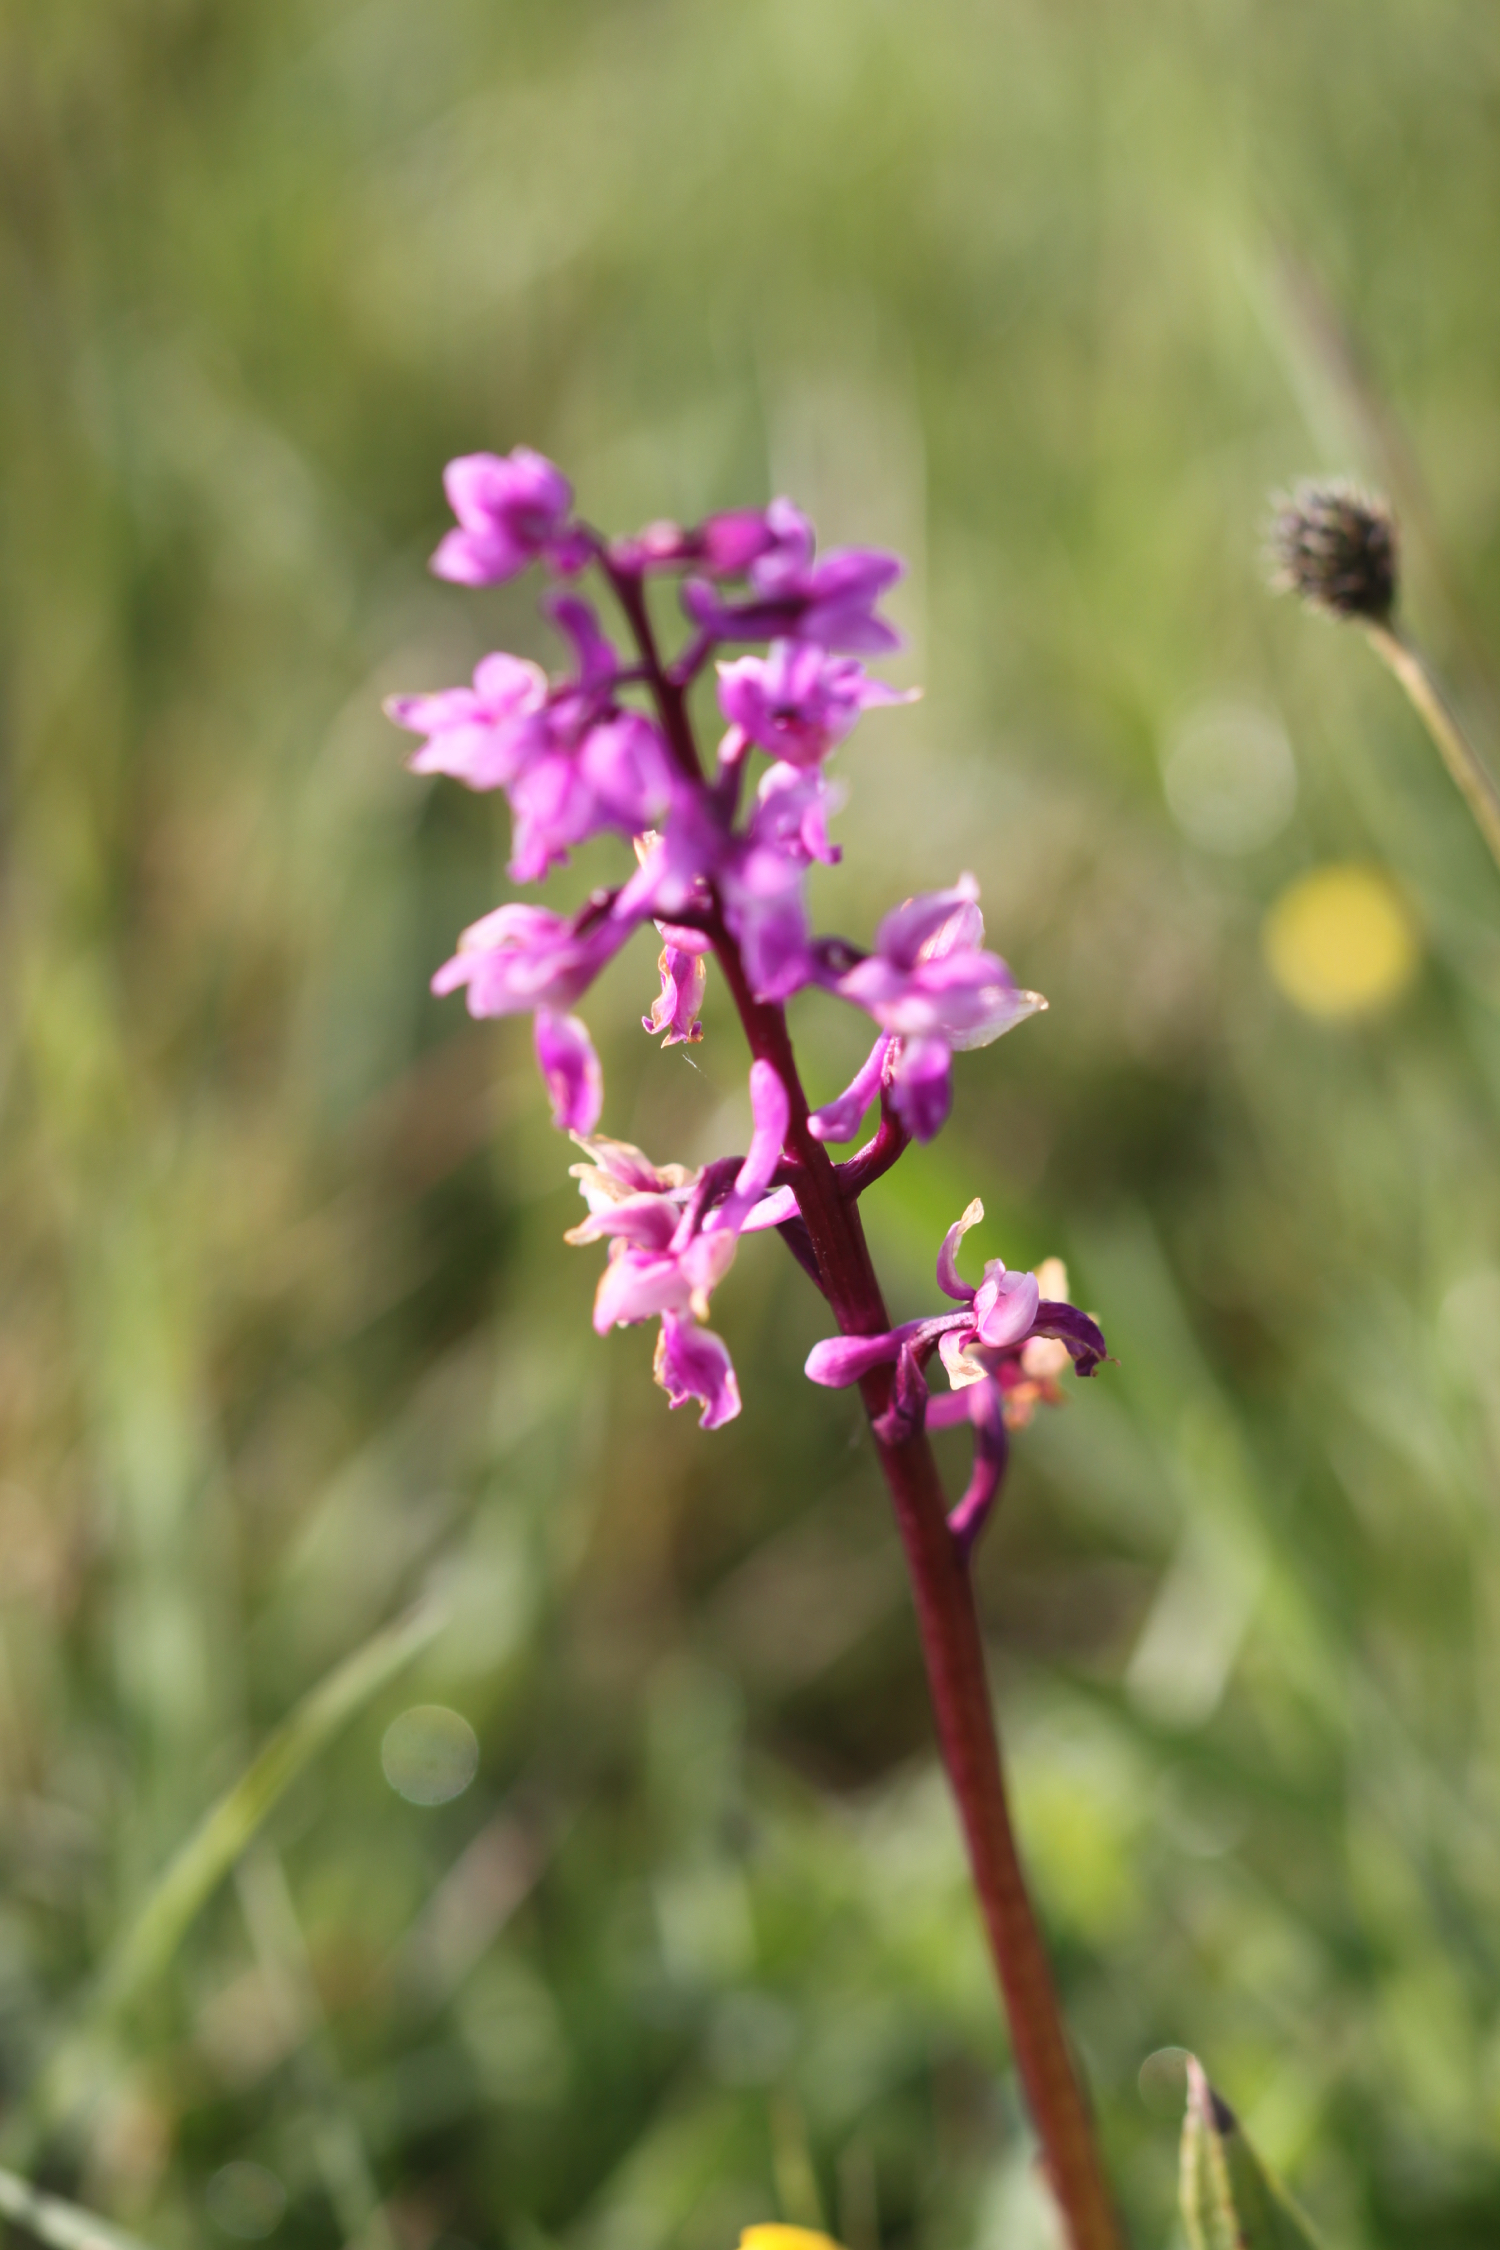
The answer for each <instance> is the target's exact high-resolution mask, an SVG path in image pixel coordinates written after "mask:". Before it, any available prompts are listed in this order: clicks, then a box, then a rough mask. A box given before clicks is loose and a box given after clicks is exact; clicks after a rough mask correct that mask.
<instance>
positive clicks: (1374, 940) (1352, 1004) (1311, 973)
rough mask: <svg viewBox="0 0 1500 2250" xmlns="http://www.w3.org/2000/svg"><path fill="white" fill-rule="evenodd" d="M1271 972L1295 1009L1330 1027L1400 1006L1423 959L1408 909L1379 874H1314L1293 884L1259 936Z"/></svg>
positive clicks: (1359, 870) (1347, 867) (1352, 869)
mask: <svg viewBox="0 0 1500 2250" xmlns="http://www.w3.org/2000/svg"><path fill="white" fill-rule="evenodd" d="M1261 944H1262V947H1263V949H1264V952H1265V957H1266V966H1267V967H1268V968H1269V970H1270V972H1271V975H1272V977H1273V979H1274V980H1275V982H1276V984H1277V985H1278V986H1279V988H1280V989H1281V991H1282V992H1283V993H1284V994H1285V995H1286V997H1287V999H1288V1000H1290V1001H1291V1002H1292V1003H1293V1005H1294V1006H1295V1007H1298V1008H1301V1009H1302V1011H1303V1013H1304V1014H1306V1015H1309V1016H1320V1017H1322V1018H1323V1019H1324V1020H1325V1021H1335V1020H1337V1019H1338V1018H1340V1017H1349V1016H1363V1015H1373V1014H1374V1013H1375V1012H1376V1011H1377V1010H1379V1009H1381V1008H1386V1007H1389V1006H1390V1005H1391V1003H1392V1002H1393V1001H1395V1000H1399V999H1400V997H1401V995H1402V993H1403V992H1405V991H1406V990H1407V988H1408V986H1409V985H1410V984H1411V981H1412V979H1413V977H1414V976H1415V975H1416V972H1417V964H1418V961H1419V959H1420V957H1421V940H1420V937H1419V935H1418V932H1417V925H1416V921H1415V919H1414V917H1413V915H1412V911H1411V908H1410V907H1409V906H1408V905H1407V903H1406V901H1405V899H1404V898H1403V897H1402V896H1401V893H1400V892H1399V891H1398V890H1397V889H1396V886H1395V884H1394V883H1393V882H1392V881H1391V880H1390V878H1389V876H1387V875H1386V874H1384V873H1383V872H1382V871H1381V869H1380V868H1378V867H1364V866H1358V865H1355V864H1352V863H1351V864H1344V865H1338V866H1332V867H1316V868H1314V869H1313V871H1312V873H1311V874H1309V875H1300V876H1299V877H1298V878H1297V880H1296V882H1295V883H1289V884H1288V885H1287V887H1286V889H1285V890H1284V891H1283V892H1282V893H1281V896H1280V897H1279V898H1278V899H1276V900H1275V901H1274V902H1273V904H1272V906H1271V908H1270V911H1269V912H1268V913H1267V915H1266V919H1265V923H1264V926H1263V928H1262V931H1261Z"/></svg>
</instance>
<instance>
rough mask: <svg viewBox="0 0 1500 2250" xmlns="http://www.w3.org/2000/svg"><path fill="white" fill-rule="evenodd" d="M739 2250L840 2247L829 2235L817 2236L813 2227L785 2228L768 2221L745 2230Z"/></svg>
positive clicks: (816, 2249) (797, 2249)
mask: <svg viewBox="0 0 1500 2250" xmlns="http://www.w3.org/2000/svg"><path fill="white" fill-rule="evenodd" d="M740 2250H840V2246H839V2244H838V2243H836V2242H835V2241H834V2239H833V2237H832V2235H831V2234H819V2233H818V2231H817V2229H816V2228H815V2227H785V2226H782V2225H781V2223H780V2221H779V2220H773V2219H768V2220H766V2221H765V2222H764V2223H763V2224H762V2225H760V2226H754V2227H746V2228H745V2230H744V2232H743V2233H742V2234H741V2236H740Z"/></svg>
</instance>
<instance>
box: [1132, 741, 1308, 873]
mask: <svg viewBox="0 0 1500 2250" xmlns="http://www.w3.org/2000/svg"><path fill="white" fill-rule="evenodd" d="M1161 779H1162V788H1163V790H1164V792H1165V794H1166V799H1167V808H1168V810H1169V811H1170V813H1171V815H1172V818H1173V819H1174V820H1175V821H1176V823H1177V825H1178V827H1179V828H1180V829H1181V830H1182V833H1183V834H1184V836H1186V837H1187V838H1188V840H1189V841H1190V842H1191V843H1194V844H1197V845H1198V846H1199V848H1200V849H1201V850H1203V851H1208V852H1221V853H1224V854H1226V855H1229V856H1235V855H1238V854H1240V853H1243V852H1253V851H1259V849H1260V848H1261V846H1262V845H1263V844H1268V843H1270V841H1271V839H1272V837H1273V836H1279V835H1280V833H1281V831H1282V829H1283V828H1285V826H1286V824H1287V822H1288V821H1289V820H1290V819H1291V817H1292V814H1293V812H1294V810H1295V809H1296V804H1297V764H1296V760H1295V759H1294V758H1293V756H1292V746H1291V744H1290V742H1289V741H1288V740H1287V735H1286V729H1285V727H1283V725H1282V724H1281V721H1280V720H1279V719H1278V718H1277V717H1276V715H1275V714H1274V712H1271V711H1266V710H1262V709H1261V708H1260V707H1259V706H1258V705H1256V704H1253V703H1205V704H1200V705H1199V707H1198V709H1197V710H1196V711H1192V712H1190V713H1189V714H1188V716H1187V718H1185V719H1184V720H1183V722H1182V724H1181V725H1180V726H1179V727H1178V728H1177V729H1176V731H1175V732H1174V733H1173V735H1172V736H1171V738H1170V740H1169V741H1168V742H1167V744H1166V746H1165V750H1164V752H1163V756H1162V762H1161Z"/></svg>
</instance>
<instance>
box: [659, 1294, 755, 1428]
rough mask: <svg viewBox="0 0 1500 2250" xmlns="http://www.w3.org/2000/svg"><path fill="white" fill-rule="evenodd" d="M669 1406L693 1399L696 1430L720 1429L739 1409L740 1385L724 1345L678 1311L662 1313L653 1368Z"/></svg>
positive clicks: (731, 1419)
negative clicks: (696, 1411) (696, 1403)
mask: <svg viewBox="0 0 1500 2250" xmlns="http://www.w3.org/2000/svg"><path fill="white" fill-rule="evenodd" d="M653 1373H654V1374H655V1377H656V1380H657V1382H658V1383H660V1385H661V1387H662V1389H663V1390H664V1391H665V1392H666V1394H667V1404H668V1405H669V1406H673V1407H676V1406H686V1404H687V1402H688V1400H689V1399H697V1400H698V1401H699V1403H700V1404H701V1406H702V1408H703V1412H702V1413H701V1414H700V1415H699V1417H698V1427H699V1429H700V1430H717V1429H721V1428H722V1427H723V1425H724V1424H725V1423H726V1422H732V1421H733V1420H734V1417H735V1416H736V1414H738V1412H739V1410H740V1386H739V1382H738V1380H737V1379H736V1376H735V1372H734V1364H733V1362H732V1361H731V1359H730V1357H729V1352H728V1349H727V1347H726V1346H725V1345H724V1343H723V1342H722V1340H721V1339H720V1338H719V1337H717V1336H716V1335H715V1334H714V1332H713V1330H712V1329H711V1328H700V1327H699V1326H698V1324H697V1322H696V1321H695V1320H690V1319H688V1318H687V1317H686V1316H685V1315H684V1314H681V1313H671V1312H668V1313H664V1314H663V1315H662V1323H661V1334H660V1335H659V1336H658V1338H657V1340H656V1359H655V1363H654V1367H653Z"/></svg>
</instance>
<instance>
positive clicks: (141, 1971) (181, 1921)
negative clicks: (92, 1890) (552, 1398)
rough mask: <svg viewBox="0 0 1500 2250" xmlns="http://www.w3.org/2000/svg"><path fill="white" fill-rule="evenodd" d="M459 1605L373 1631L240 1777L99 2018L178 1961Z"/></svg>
mask: <svg viewBox="0 0 1500 2250" xmlns="http://www.w3.org/2000/svg"><path fill="white" fill-rule="evenodd" d="M450 1608H451V1605H450V1603H449V1602H448V1601H446V1600H444V1599H439V1598H436V1597H434V1598H432V1599H429V1600H426V1601H422V1602H419V1603H417V1605H416V1606H415V1607H414V1608H412V1609H410V1610H408V1611H407V1612H406V1614H405V1616H404V1617H399V1618H397V1619H396V1620H395V1621H394V1623H392V1624H390V1625H387V1626H384V1627H382V1629H381V1630H380V1631H379V1632H377V1633H373V1634H372V1635H371V1636H370V1638H369V1640H367V1641H366V1642H365V1643H364V1644H363V1646H362V1647H360V1648H357V1649H356V1650H355V1651H354V1653H353V1655H352V1656H347V1657H345V1659H344V1661H343V1662H342V1664H339V1665H337V1666H336V1667H335V1669H334V1670H333V1671H332V1672H330V1673H329V1674H328V1676H327V1678H326V1679H324V1680H321V1681H320V1682H319V1683H318V1685H317V1686H316V1687H315V1688H313V1689H312V1691H311V1692H310V1693H309V1694H308V1695H306V1696H304V1697H303V1699H302V1701H301V1702H300V1703H299V1704H298V1706H297V1708H296V1710H295V1711H293V1713H292V1715H291V1717H290V1718H289V1719H287V1720H285V1721H284V1722H283V1724H282V1725H281V1726H279V1727H278V1728H277V1729H276V1731H275V1733H274V1734H273V1735H272V1736H271V1737H270V1739H269V1740H268V1741H267V1742H266V1744H265V1745H264V1747H263V1748H262V1749H261V1751H260V1752H259V1753H258V1755H257V1756H256V1757H254V1758H253V1759H252V1760H251V1762H250V1764H249V1765H248V1766H247V1767H246V1769H245V1771H244V1772H243V1773H242V1774H241V1776H240V1778H239V1780H238V1781H236V1782H235V1783H234V1784H233V1785H232V1787H230V1788H229V1789H227V1790H226V1791H225V1792H224V1794H223V1796H222V1797H220V1799H219V1801H218V1803H217V1804H215V1805H213V1806H211V1807H210V1809H209V1811H208V1812H207V1813H205V1815H204V1817H203V1819H202V1820H201V1821H200V1822H199V1824H198V1826H197V1828H196V1829H195V1830H194V1832H193V1834H192V1835H191V1836H190V1837H189V1838H188V1840H187V1842H186V1843H185V1844H184V1845H183V1846H182V1849H181V1850H180V1851H179V1852H178V1854H177V1856H176V1858H175V1859H173V1860H172V1861H171V1863H170V1864H169V1866H168V1867H167V1869H166V1871H165V1873H164V1874H163V1875H162V1877H161V1879H160V1881H159V1882H158V1883H157V1884H156V1886H155V1888H154V1889H153V1890H152V1892H151V1894H150V1896H149V1897H148V1898H147V1900H146V1902H145V1905H144V1906H143V1907H142V1909H141V1911H140V1913H139V1914H138V1915H137V1916H136V1919H135V1921H134V1922H133V1923H132V1925H131V1926H130V1928H129V1929H128V1930H127V1931H126V1933H125V1936H124V1938H123V1939H122V1940H121V1942H120V1944H119V1946H118V1947H117V1949H116V1951H115V1953H114V1955H113V1956H112V1958H111V1959H110V1961H109V1962H108V1963H107V1965H106V1967H105V1971H104V1976H103V1980H102V1983H101V1986H100V1990H99V1993H98V1997H97V1999H96V2002H95V2009H94V2012H95V2013H96V2014H97V2015H102V2016H111V2015H114V2014H115V2013H117V2012H118V2010H120V2009H121V2008H123V2007H125V2006H127V2005H128V2004H129V2002H130V2001H131V2000H132V1999H133V1998H134V1996H135V1995H136V1994H137V1993H138V1992H140V1991H142V1990H143V1989H144V1988H145V1987H146V1986H147V1985H149V1984H150V1983H151V1982H152V1981H153V1980H154V1979H155V1978H156V1977H158V1976H160V1974H161V1972H162V1971H163V1969H165V1967H166V1966H167V1963H168V1962H169V1961H170V1960H171V1958H172V1956H173V1954H174V1953H175V1952H176V1950H177V1948H178V1946H179V1944H180V1943H181V1942H182V1938H183V1934H184V1932H185V1931H186V1930H187V1928H188V1925H189V1924H190V1923H191V1922H192V1920H193V1918H194V1916H195V1915H196V1914H197V1913H198V1911H199V1909H200V1907H202V1905H203V1904H204V1902H205V1900H207V1899H208V1898H209V1896H210V1895H211V1894H212V1892H213V1891H215V1890H216V1889H217V1887H218V1885H219V1884H220V1883H221V1882H222V1881H223V1879H224V1877H225V1876H226V1875H227V1874H228V1873H229V1870H230V1868H231V1867H232V1866H233V1865H234V1863H235V1861H236V1860H237V1859H238V1858H239V1856H240V1854H241V1853H242V1852H243V1851H244V1849H245V1847H246V1845H247V1844H248V1843H249V1842H250V1840H251V1838H252V1837H253V1836H254V1835H255V1833H256V1831H257V1829H258V1828H259V1827H260V1826H261V1823H262V1822H263V1821H264V1820H265V1819H266V1817H267V1815H268V1814H269V1813H270V1812H271V1811H272V1809H273V1807H274V1806H275V1805H276V1804H277V1802H278V1801H279V1799H280V1798H281V1797H282V1796H283V1795H284V1794H285V1792H286V1790H287V1789H289V1788H290V1786H291V1784H292V1783H293V1782H294V1781H295V1780H296V1779H297V1777H298V1775H299V1774H301V1773H302V1772H303V1771H304V1769H305V1768H306V1767H307V1766H309V1765H310V1764H311V1763H312V1761H313V1759H314V1758H316V1757H317V1755H318V1753H319V1752H320V1751H321V1750H323V1749H324V1748H325V1746H326V1745H327V1744H328V1743H329V1742H330V1741H332V1739H333V1737H334V1736H335V1735H336V1734H337V1733H338V1732H339V1730H340V1729H341V1728H342V1727H344V1726H345V1725H347V1723H348V1721H349V1720H350V1719H352V1718H353V1717H354V1715H355V1713H356V1712H357V1711H359V1710H360V1709H361V1708H362V1707H363V1706H364V1705H365V1704H366V1703H368V1702H369V1701H370V1700H371V1698H372V1697H374V1696H376V1695H378V1694H379V1692H380V1690H381V1689H382V1688H383V1687H384V1686H385V1685H386V1683H387V1681H389V1680H391V1679H393V1678H394V1677H395V1675H396V1674H397V1673H398V1672H399V1671H401V1670H402V1668H403V1667H404V1666H405V1665H407V1664H409V1663H410V1662H411V1660H412V1658H413V1657H414V1656H416V1655H417V1654H418V1653H419V1652H420V1651H421V1650H422V1649H424V1648H426V1646H427V1644H428V1642H429V1641H431V1640H433V1639H434V1638H435V1637H436V1636H437V1634H438V1633H439V1632H440V1631H441V1630H442V1628H443V1626H444V1625H446V1624H447V1622H448V1618H449V1615H450Z"/></svg>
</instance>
